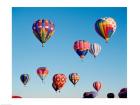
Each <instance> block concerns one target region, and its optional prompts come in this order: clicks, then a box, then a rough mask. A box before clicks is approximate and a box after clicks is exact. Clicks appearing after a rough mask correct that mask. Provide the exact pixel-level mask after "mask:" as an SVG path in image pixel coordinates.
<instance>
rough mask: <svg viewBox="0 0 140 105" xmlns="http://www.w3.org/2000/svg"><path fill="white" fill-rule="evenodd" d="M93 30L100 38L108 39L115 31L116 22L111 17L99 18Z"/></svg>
mask: <svg viewBox="0 0 140 105" xmlns="http://www.w3.org/2000/svg"><path fill="white" fill-rule="evenodd" d="M95 30H96V32H97V33H98V34H99V35H100V36H101V37H102V38H104V39H105V40H106V41H108V40H109V38H110V37H111V36H112V35H113V33H114V32H115V31H116V22H115V20H114V19H113V18H111V17H105V18H100V19H98V20H97V21H96V23H95Z"/></svg>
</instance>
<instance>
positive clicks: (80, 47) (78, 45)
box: [74, 40, 90, 59]
mask: <svg viewBox="0 0 140 105" xmlns="http://www.w3.org/2000/svg"><path fill="white" fill-rule="evenodd" d="M89 49H90V43H89V42H88V41H85V40H77V41H75V43H74V50H75V52H76V53H77V54H78V55H79V56H80V58H81V59H82V58H84V57H85V56H86V54H87V53H88V51H89Z"/></svg>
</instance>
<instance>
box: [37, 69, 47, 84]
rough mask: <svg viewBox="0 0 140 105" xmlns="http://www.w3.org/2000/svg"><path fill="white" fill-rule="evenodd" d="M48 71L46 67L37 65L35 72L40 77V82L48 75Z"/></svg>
mask: <svg viewBox="0 0 140 105" xmlns="http://www.w3.org/2000/svg"><path fill="white" fill-rule="evenodd" d="M48 73H49V70H48V68H46V67H39V68H38V69H37V74H38V76H39V77H40V79H41V80H42V82H43V80H44V79H45V77H46V76H47V75H48Z"/></svg>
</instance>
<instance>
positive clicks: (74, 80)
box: [69, 73, 80, 86]
mask: <svg viewBox="0 0 140 105" xmlns="http://www.w3.org/2000/svg"><path fill="white" fill-rule="evenodd" d="M69 80H70V81H71V82H72V83H73V85H74V86H75V84H76V83H77V82H78V81H79V80H80V76H79V75H78V73H71V74H70V75H69Z"/></svg>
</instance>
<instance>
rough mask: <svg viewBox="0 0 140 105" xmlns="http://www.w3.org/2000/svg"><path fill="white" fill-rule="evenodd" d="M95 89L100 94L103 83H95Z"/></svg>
mask: <svg viewBox="0 0 140 105" xmlns="http://www.w3.org/2000/svg"><path fill="white" fill-rule="evenodd" d="M93 87H94V89H95V90H96V91H97V92H98V91H99V90H100V89H101V82H100V81H95V82H94V83H93Z"/></svg>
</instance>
